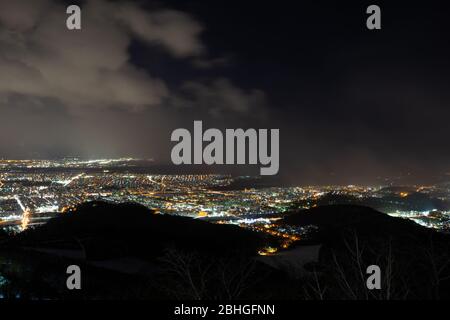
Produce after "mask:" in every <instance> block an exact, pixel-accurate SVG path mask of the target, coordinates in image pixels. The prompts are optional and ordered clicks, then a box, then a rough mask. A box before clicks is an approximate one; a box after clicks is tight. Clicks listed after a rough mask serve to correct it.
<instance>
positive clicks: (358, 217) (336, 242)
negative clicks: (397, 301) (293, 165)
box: [282, 205, 450, 298]
mask: <svg viewBox="0 0 450 320" xmlns="http://www.w3.org/2000/svg"><path fill="white" fill-rule="evenodd" d="M282 223H286V224H290V225H298V226H301V225H308V224H314V225H316V226H318V227H319V234H318V238H317V239H316V241H317V242H319V243H321V244H322V245H323V246H322V249H321V252H320V266H319V267H320V268H321V269H322V270H323V271H324V272H325V273H327V274H328V275H329V277H331V278H333V280H331V281H332V282H333V281H337V282H339V281H338V280H340V281H341V282H342V281H343V279H342V277H343V274H345V275H346V276H347V277H348V279H346V280H345V281H344V282H349V283H353V287H354V288H358V283H359V287H360V291H359V292H361V293H364V294H366V293H367V290H366V288H365V287H364V286H365V284H362V282H361V281H360V280H361V279H358V277H359V275H360V274H363V275H365V273H366V270H365V268H366V267H367V266H368V265H371V264H375V265H379V266H380V267H381V269H382V270H383V272H384V275H385V276H386V272H389V277H390V281H391V284H390V285H391V286H392V288H394V287H395V288H396V289H397V291H398V292H395V295H394V292H391V293H390V294H391V295H392V296H391V297H394V296H395V297H396V298H401V297H402V295H404V296H405V297H409V298H411V297H414V298H432V297H433V298H435V297H444V296H445V297H447V298H449V297H450V235H448V234H441V233H438V232H436V231H434V230H430V229H427V228H424V227H421V226H419V225H417V224H415V223H414V222H412V221H409V220H405V219H400V218H393V217H390V216H388V215H386V214H383V213H380V212H378V211H376V210H373V209H371V208H368V207H362V206H352V205H334V206H324V207H317V208H313V209H310V210H302V211H298V212H294V213H292V214H290V215H289V216H288V217H286V218H285V219H284V220H283V221H282ZM342 270H344V273H343V274H341V271H342ZM385 279H386V278H385ZM352 281H353V282H352ZM386 285H387V284H386ZM333 286H334V288H338V287H339V286H338V284H337V283H334V285H333ZM337 291H339V290H337ZM355 292H358V290H357V289H355ZM344 293H345V292H340V293H336V295H337V296H339V295H341V294H344ZM347 293H349V292H347ZM352 294H353V293H352ZM357 296H358V297H360V298H361V296H359V295H357ZM351 297H352V295H351V294H350V293H349V297H348V298H351Z"/></svg>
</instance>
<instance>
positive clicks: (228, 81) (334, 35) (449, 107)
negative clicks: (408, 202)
mask: <svg viewBox="0 0 450 320" xmlns="http://www.w3.org/2000/svg"><path fill="white" fill-rule="evenodd" d="M393 2H394V1H389V2H388V1H377V2H372V1H345V2H344V1H252V0H249V1H242V0H241V1H232V0H227V1H217V0H214V1H212V0H209V1H207V0H204V1H199V0H195V1H191V0H183V1H97V0H96V1H94V0H92V1H78V2H77V1H71V2H66V1H56V0H33V1H26V0H14V1H10V0H0V157H2V158H55V157H64V156H82V157H89V158H95V157H121V156H134V157H145V158H150V157H151V158H154V159H155V161H156V162H158V163H170V150H171V148H172V146H173V144H172V143H171V142H170V134H171V132H172V131H173V130H174V129H176V128H181V127H184V128H188V129H190V130H192V126H193V121H194V120H203V124H204V127H206V128H207V127H216V128H239V127H241V128H256V129H258V128H268V129H270V128H279V129H280V139H281V140H280V143H281V151H280V173H279V174H280V176H281V177H282V178H283V179H284V180H286V181H289V182H296V183H297V182H298V183H322V182H339V183H371V182H375V181H378V180H377V178H378V177H386V176H390V177H393V176H399V175H407V174H408V173H410V174H411V175H413V176H415V177H418V179H419V177H420V178H423V177H434V176H436V175H441V176H442V175H444V173H446V172H450V165H449V163H450V162H449V160H450V148H449V136H450V134H449V129H448V123H449V119H450V90H449V89H450V63H449V62H450V32H449V31H450V26H449V16H450V8H449V6H448V4H446V3H445V2H444V1H442V2H437V1H421V2H417V1H395V4H393ZM68 3H69V4H71V3H77V4H80V5H81V8H82V30H81V31H69V30H67V29H66V27H65V22H66V17H67V15H66V13H65V9H66V6H67V4H68ZM370 4H377V5H379V6H380V7H381V12H382V29H381V30H374V31H371V30H368V29H367V28H366V18H367V16H368V15H367V14H366V13H365V11H366V8H367V6H368V5H370ZM258 167H259V166H258Z"/></svg>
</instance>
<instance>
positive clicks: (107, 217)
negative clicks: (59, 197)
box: [11, 202, 265, 259]
mask: <svg viewBox="0 0 450 320" xmlns="http://www.w3.org/2000/svg"><path fill="white" fill-rule="evenodd" d="M264 241H265V240H264V239H263V238H262V237H261V236H260V235H259V234H256V233H253V232H250V231H247V230H243V229H241V228H239V227H237V226H230V225H217V224H211V223H208V222H204V221H200V220H195V219H191V218H185V217H178V216H168V215H158V214H154V212H153V211H152V210H149V209H147V208H145V207H143V206H141V205H138V204H133V203H123V204H111V203H106V202H89V203H85V204H82V205H80V206H78V207H77V208H75V209H74V210H71V211H69V212H67V213H65V214H63V215H61V216H59V217H57V218H54V219H51V220H50V221H49V222H48V223H47V224H45V225H43V226H41V227H39V228H36V229H31V230H28V231H26V232H23V233H21V234H19V235H18V236H16V237H14V238H13V239H12V241H11V244H13V245H16V246H21V247H51V248H60V249H80V248H83V250H84V251H85V252H86V255H87V258H88V259H106V258H111V257H118V256H134V257H141V258H152V257H158V256H160V255H161V254H162V252H163V251H164V250H165V249H166V248H168V247H177V248H180V249H189V250H193V249H195V250H196V251H200V252H203V251H204V252H208V254H211V255H217V254H226V253H233V252H239V253H243V254H248V255H251V254H255V253H256V252H257V249H258V248H259V247H261V246H262V245H263V244H264Z"/></svg>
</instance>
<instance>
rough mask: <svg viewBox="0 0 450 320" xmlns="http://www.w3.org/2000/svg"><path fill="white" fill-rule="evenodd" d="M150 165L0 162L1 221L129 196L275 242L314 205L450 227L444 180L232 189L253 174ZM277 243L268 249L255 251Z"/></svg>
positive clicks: (292, 233) (13, 225) (304, 232)
mask: <svg viewBox="0 0 450 320" xmlns="http://www.w3.org/2000/svg"><path fill="white" fill-rule="evenodd" d="M143 164H147V167H145V165H144V167H143ZM148 164H151V161H149V160H137V159H106V160H90V161H84V160H79V159H64V160H54V161H50V160H45V161H44V160H17V161H10V160H3V161H0V170H1V172H0V183H1V184H0V187H1V188H0V223H1V226H2V227H3V228H4V229H8V230H12V231H14V232H17V231H21V230H25V229H27V228H29V227H33V226H36V225H40V224H43V223H45V222H46V221H47V220H48V219H50V218H52V217H55V216H57V215H58V214H64V212H66V211H68V210H72V209H73V208H75V207H76V206H77V205H79V204H81V203H83V202H88V201H94V200H102V201H108V202H113V203H123V202H135V203H139V204H141V205H144V206H146V207H147V208H150V209H153V210H154V212H155V214H169V215H181V216H187V217H191V218H195V219H204V220H207V221H210V222H213V223H219V224H235V225H239V226H241V227H245V228H250V229H252V230H254V231H258V232H266V233H269V234H271V235H273V236H276V237H279V238H280V239H281V240H282V242H281V245H280V247H281V248H287V247H289V245H290V244H291V243H293V242H295V241H297V240H300V239H304V238H305V237H307V236H308V234H310V233H311V232H314V230H315V229H314V226H307V227H306V228H305V227H302V228H300V227H293V226H284V225H282V224H280V223H279V222H278V221H279V220H280V219H281V218H282V217H283V215H284V214H285V213H286V212H289V211H292V210H297V209H309V208H312V207H316V206H318V205H330V204H348V203H351V204H360V205H366V206H371V207H374V208H375V209H377V210H379V211H381V212H384V213H387V214H389V215H391V216H395V217H401V218H407V219H411V220H413V221H415V222H417V223H419V224H421V225H423V226H426V227H430V228H434V229H437V230H440V231H443V232H445V231H448V230H449V227H450V224H449V222H450V208H449V207H448V203H449V200H450V185H448V184H447V185H445V184H443V185H433V186H408V187H386V186H354V185H349V186H298V187H262V188H258V187H254V188H233V187H232V185H233V184H235V183H236V182H237V181H245V180H246V179H257V178H253V177H232V176H230V175H218V174H207V175H187V174H185V175H176V174H172V175H163V174H152V173H151V166H148ZM433 201H434V202H433ZM434 206H436V207H434ZM124 219H125V220H126V212H124ZM276 250H277V248H269V249H268V250H267V251H262V252H260V254H262V255H266V254H271V253H275V252H276Z"/></svg>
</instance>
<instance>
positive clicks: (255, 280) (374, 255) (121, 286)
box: [0, 202, 450, 300]
mask: <svg viewBox="0 0 450 320" xmlns="http://www.w3.org/2000/svg"><path fill="white" fill-rule="evenodd" d="M282 223H284V224H289V225H298V226H303V225H311V224H312V225H316V226H318V227H319V232H318V233H317V236H316V237H315V238H314V239H308V241H307V242H303V241H302V240H300V241H299V242H298V243H297V244H296V245H295V246H293V247H292V248H291V249H289V250H286V251H281V252H280V253H279V254H277V255H274V256H268V257H261V256H258V255H257V252H258V249H259V248H261V247H262V246H267V245H272V244H274V241H276V240H275V239H273V238H269V237H267V236H264V235H263V234H261V233H256V232H251V231H248V230H244V229H241V228H239V227H236V226H229V225H217V224H211V223H208V222H204V221H200V220H195V219H189V218H182V217H177V216H167V215H157V214H155V213H154V212H153V211H151V210H148V209H146V208H145V207H142V206H140V205H136V204H130V203H126V204H110V203H104V202H90V203H86V204H83V205H80V206H78V207H77V208H76V209H74V210H72V211H69V212H68V213H66V214H62V215H61V216H59V217H58V218H55V219H52V220H51V221H49V223H48V224H46V225H44V226H41V227H39V228H36V229H32V230H28V231H26V232H23V233H21V234H19V235H16V236H8V235H5V234H3V235H1V234H0V238H2V239H0V243H1V246H2V250H1V252H2V253H1V254H0V276H2V279H3V280H2V281H3V285H1V286H0V294H2V295H3V296H5V297H8V298H17V297H20V298H24V299H29V298H33V299H44V298H49V299H175V300H177V299H209V300H211V299H289V300H291V299H294V300H296V299H299V300H302V299H418V298H425V299H438V298H449V297H450V295H449V292H450V289H449V280H450V269H449V268H450V265H449V264H450V262H449V261H450V260H449V252H450V250H449V245H450V240H449V236H448V235H445V234H439V233H437V232H434V231H432V230H429V229H426V228H423V227H420V226H418V225H416V224H414V223H412V222H410V221H407V220H402V219H397V218H392V217H389V216H387V215H385V214H382V213H380V212H377V211H375V210H372V209H370V208H367V207H359V206H346V205H343V206H326V207H318V208H314V209H310V210H303V211H298V212H293V213H291V214H289V215H288V216H287V217H286V218H285V219H284V220H283V221H282ZM315 251H316V252H318V255H315V254H314V252H315ZM71 264H76V265H79V266H80V267H81V270H82V283H83V287H82V290H79V291H70V290H67V287H66V279H67V275H66V268H67V266H69V265H71ZM369 265H378V266H379V267H380V269H381V272H382V277H381V279H382V289H381V290H368V289H367V286H366V279H367V274H366V268H367V266H369Z"/></svg>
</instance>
